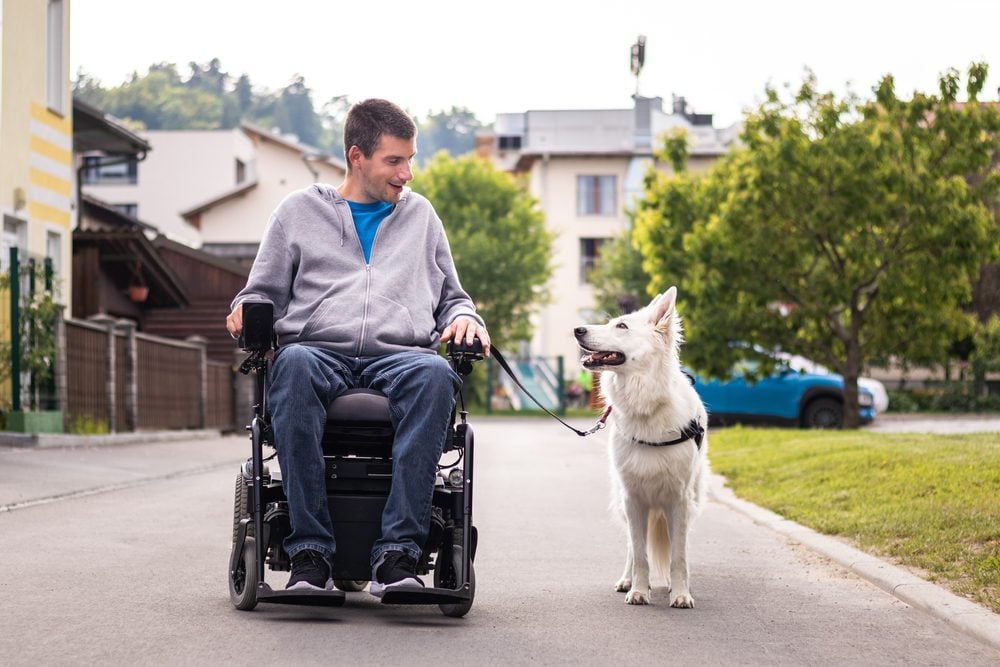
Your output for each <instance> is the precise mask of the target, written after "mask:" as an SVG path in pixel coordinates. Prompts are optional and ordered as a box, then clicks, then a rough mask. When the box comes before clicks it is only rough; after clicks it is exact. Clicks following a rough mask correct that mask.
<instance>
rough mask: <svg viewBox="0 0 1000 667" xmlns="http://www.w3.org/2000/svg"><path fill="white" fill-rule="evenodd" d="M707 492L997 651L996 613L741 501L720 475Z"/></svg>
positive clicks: (999, 642) (998, 618) (999, 643)
mask: <svg viewBox="0 0 1000 667" xmlns="http://www.w3.org/2000/svg"><path fill="white" fill-rule="evenodd" d="M709 493H710V495H711V498H712V500H714V501H716V502H718V503H720V504H722V505H725V506H726V507H728V508H730V509H732V510H735V511H737V512H740V513H742V514H744V515H745V516H747V517H749V518H750V519H751V520H752V521H753V522H754V523H756V524H758V525H761V526H765V527H767V528H770V529H771V530H773V531H775V532H777V533H779V534H781V535H784V536H785V537H787V538H789V539H790V540H792V541H794V542H798V543H799V544H802V545H803V546H805V547H807V548H809V549H811V550H813V551H815V552H816V553H819V554H821V555H823V556H825V557H827V558H829V559H830V560H832V561H834V562H835V563H838V564H839V565H842V566H843V567H845V568H846V569H847V570H849V571H850V572H853V573H854V574H856V575H857V576H859V577H861V578H862V579H865V580H867V581H869V582H871V583H872V584H874V585H876V586H878V587H879V588H881V589H882V590H884V591H886V592H887V593H889V594H890V595H893V596H895V597H896V598H898V599H900V600H902V601H903V602H905V603H906V604H908V605H910V606H912V607H916V608H917V609H922V610H923V611H925V612H927V613H929V614H931V615H932V616H935V617H936V618H939V619H941V620H942V621H945V622H946V623H949V624H951V625H952V626H954V627H955V628H957V629H958V630H960V631H962V632H964V633H965V634H967V635H970V636H972V637H975V638H976V639H978V640H980V641H983V642H986V643H987V644H988V645H990V646H993V647H994V648H996V649H1000V614H995V613H993V612H992V611H991V610H990V609H987V608H986V607H983V606H981V605H978V604H976V603H975V602H972V601H970V600H966V599H965V598H962V597H959V596H957V595H955V594H954V593H951V592H950V591H947V590H945V589H944V588H942V587H940V586H938V585H936V584H933V583H931V582H929V581H926V580H924V579H921V578H920V577H917V576H916V575H913V574H911V573H910V572H907V571H906V570H904V569H903V568H900V567H896V566H895V565H892V564H891V563H887V562H885V561H883V560H881V559H879V558H876V557H875V556H872V555H870V554H866V553H865V552H863V551H860V550H858V549H855V548H854V547H852V546H850V545H848V544H846V543H845V542H842V541H840V540H838V539H836V538H833V537H829V536H827V535H821V534H820V533H817V532H816V531H814V530H812V529H810V528H806V527H805V526H801V525H799V524H797V523H795V522H794V521H789V520H788V519H785V518H783V517H781V516H779V515H777V514H775V513H774V512H771V511H769V510H766V509H764V508H762V507H758V506H757V505H754V504H753V503H750V502H747V501H745V500H741V499H740V498H737V497H736V494H734V493H733V491H732V490H731V489H730V488H729V487H727V486H726V480H725V478H724V477H723V476H722V475H715V474H713V475H712V477H711V481H710V483H709Z"/></svg>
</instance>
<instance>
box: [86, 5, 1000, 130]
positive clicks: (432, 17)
mask: <svg viewBox="0 0 1000 667" xmlns="http://www.w3.org/2000/svg"><path fill="white" fill-rule="evenodd" d="M71 9H72V23H71V30H72V35H71V61H72V68H73V72H74V75H75V73H76V72H77V70H78V69H80V68H82V69H83V70H85V71H86V72H87V73H88V74H90V75H91V76H94V77H96V78H97V79H99V80H101V82H102V83H103V84H104V85H105V86H115V85H118V84H120V83H122V82H123V81H124V80H125V79H126V78H127V77H128V76H129V75H130V73H131V72H133V71H138V72H140V73H142V72H145V71H146V69H147V68H148V66H149V65H150V64H151V63H156V62H172V63H176V64H177V65H178V67H179V70H180V71H181V73H182V74H184V75H185V76H186V74H187V72H188V67H187V64H188V63H189V62H191V61H197V62H200V63H205V62H208V61H209V60H211V59H212V58H219V59H220V60H221V62H222V68H223V69H224V70H225V71H227V72H229V73H230V74H232V75H234V76H238V75H240V74H242V73H246V74H248V75H249V76H250V79H251V81H252V83H253V84H254V85H255V87H258V88H268V89H271V90H275V89H280V88H282V87H284V86H285V85H286V84H287V83H288V82H289V81H290V80H291V79H292V78H293V76H294V75H295V74H297V73H298V74H302V75H303V76H305V80H306V84H307V85H308V86H309V87H310V88H311V89H312V91H313V100H314V102H316V103H317V105H319V104H321V103H322V102H323V101H325V100H326V99H329V98H330V97H333V96H335V95H347V96H348V97H349V98H350V99H351V100H352V101H357V100H361V99H364V98H366V97H385V98H389V99H391V100H393V101H395V102H397V103H398V104H400V105H402V106H404V107H406V108H407V109H408V110H409V111H410V112H411V113H414V114H417V115H420V116H423V115H425V114H426V113H427V112H428V111H437V110H441V109H448V108H450V107H452V106H465V107H468V108H469V109H471V110H472V111H473V112H475V113H476V115H477V116H478V117H479V119H480V120H482V121H483V122H492V120H493V117H494V116H495V114H497V113H501V112H510V111H525V110H528V109H585V108H593V109H605V108H625V107H630V106H631V100H630V96H631V95H632V94H633V93H634V92H635V90H636V81H635V78H634V77H633V76H632V74H631V73H630V72H629V48H630V46H631V44H632V43H633V42H634V41H635V40H636V37H637V36H638V35H640V34H642V35H645V36H646V65H645V68H644V70H643V72H642V75H641V78H640V81H639V91H640V92H641V93H642V94H643V95H648V96H657V95H658V96H661V97H663V98H664V99H665V100H667V102H668V103H669V100H670V97H671V95H672V94H675V95H683V96H685V97H686V98H687V100H688V102H689V103H690V104H691V105H692V107H693V109H694V110H695V111H698V112H701V113H714V114H715V118H716V125H726V124H729V123H732V122H735V121H736V120H738V119H739V118H740V115H741V112H742V110H743V109H745V108H747V107H750V106H753V105H754V104H755V103H757V102H759V101H760V99H761V98H762V94H763V91H764V87H765V85H767V84H768V83H769V82H770V83H772V84H774V85H777V86H780V85H782V84H784V83H788V82H791V83H793V84H797V83H799V82H801V80H802V73H803V69H804V68H806V67H808V68H810V69H812V70H813V71H814V72H815V73H816V75H817V77H818V78H819V84H820V87H821V88H824V89H829V90H834V91H836V92H838V93H842V92H843V91H844V89H845V85H847V84H850V86H851V87H852V89H853V90H854V91H855V92H858V93H861V94H862V95H864V96H868V95H869V93H870V90H871V88H872V86H874V85H875V84H876V82H877V81H878V80H879V79H880V78H881V76H882V75H884V74H886V73H892V74H893V75H894V76H895V77H896V81H897V92H899V93H900V94H909V93H910V92H912V91H913V90H914V89H920V90H926V91H932V90H936V86H937V78H938V76H939V74H940V73H941V72H942V71H944V70H946V69H947V68H950V67H954V68H957V69H959V70H962V71H964V70H965V69H966V68H967V67H968V65H969V63H971V62H973V61H986V62H987V63H989V64H990V65H991V66H992V67H993V70H992V72H991V75H990V78H989V80H988V82H987V91H988V93H989V95H988V96H989V97H990V98H995V97H996V95H997V92H996V90H997V86H998V85H1000V0H937V1H934V2H932V1H929V0H910V1H905V0H840V1H826V2H818V1H816V0H716V1H715V2H697V1H696V0H685V1H683V2H678V1H676V0H604V1H602V2H596V1H594V0H567V1H564V0H549V1H546V0H531V1H528V0H496V1H494V2H488V3H487V2H478V1H477V0H462V1H453V0H443V1H440V2H438V1H432V0H425V1H424V2H418V1H412V0H411V1H410V2H399V1H397V0H382V1H381V2H373V1H366V0H359V1H355V2H344V1H338V0H283V1H275V0H197V1H194V0H170V1H169V2H165V1H160V2H153V1H137V0H72V4H71Z"/></svg>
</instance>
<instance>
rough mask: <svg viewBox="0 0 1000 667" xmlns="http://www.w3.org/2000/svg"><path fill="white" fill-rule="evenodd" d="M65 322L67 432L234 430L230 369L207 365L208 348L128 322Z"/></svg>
mask: <svg viewBox="0 0 1000 667" xmlns="http://www.w3.org/2000/svg"><path fill="white" fill-rule="evenodd" d="M63 322H64V324H63V332H62V336H63V339H64V345H62V346H61V348H62V350H63V351H64V357H65V360H64V362H63V363H61V364H59V368H61V369H63V371H64V372H60V373H59V374H60V376H61V377H60V378H58V379H57V386H59V393H60V394H62V396H61V398H63V400H62V401H61V403H62V404H63V405H64V406H65V410H64V412H65V417H66V424H67V425H68V426H69V427H70V428H73V427H74V426H75V425H76V426H77V427H82V426H83V425H86V424H87V423H90V424H95V425H96V424H103V425H105V426H106V427H107V428H108V430H110V431H118V432H121V431H138V430H162V429H198V428H210V429H221V430H232V429H233V428H235V426H236V424H235V413H234V377H233V369H232V367H231V366H230V365H229V364H225V363H222V362H218V361H211V360H208V359H207V358H206V355H205V342H204V341H200V340H192V341H179V340H174V339H170V338H162V337H159V336H151V335H148V334H143V333H139V332H137V331H136V330H135V326H134V325H133V324H131V323H129V322H123V321H117V322H116V321H114V320H109V321H90V320H88V321H83V320H74V319H65V320H63Z"/></svg>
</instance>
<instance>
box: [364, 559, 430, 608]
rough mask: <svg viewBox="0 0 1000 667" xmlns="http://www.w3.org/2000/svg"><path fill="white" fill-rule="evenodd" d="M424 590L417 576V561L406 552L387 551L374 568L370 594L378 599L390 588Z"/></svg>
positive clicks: (422, 583)
mask: <svg viewBox="0 0 1000 667" xmlns="http://www.w3.org/2000/svg"><path fill="white" fill-rule="evenodd" d="M404 587H405V588H423V587H424V582H422V581H420V577H418V576H417V561H415V560H414V559H413V557H412V556H410V555H409V554H408V553H406V552H405V551H386V552H385V553H384V554H382V557H381V558H379V559H378V562H377V563H375V567H373V568H372V583H371V587H370V588H369V589H368V590H369V592H370V593H371V594H372V595H374V596H375V597H377V598H380V597H382V596H383V595H384V594H385V592H386V591H387V590H388V589H390V588H404Z"/></svg>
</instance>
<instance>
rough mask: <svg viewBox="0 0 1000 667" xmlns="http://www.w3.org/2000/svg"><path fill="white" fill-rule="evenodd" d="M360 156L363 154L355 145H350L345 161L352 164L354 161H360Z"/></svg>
mask: <svg viewBox="0 0 1000 667" xmlns="http://www.w3.org/2000/svg"><path fill="white" fill-rule="evenodd" d="M362 157H364V154H363V153H362V152H361V149H360V148H358V147H357V146H351V147H350V148H348V149H347V162H348V163H349V164H351V165H353V164H354V163H355V161H360V160H361V158H362Z"/></svg>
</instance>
